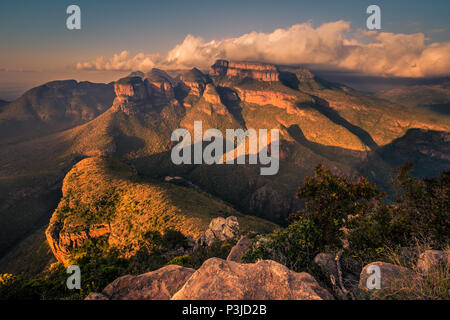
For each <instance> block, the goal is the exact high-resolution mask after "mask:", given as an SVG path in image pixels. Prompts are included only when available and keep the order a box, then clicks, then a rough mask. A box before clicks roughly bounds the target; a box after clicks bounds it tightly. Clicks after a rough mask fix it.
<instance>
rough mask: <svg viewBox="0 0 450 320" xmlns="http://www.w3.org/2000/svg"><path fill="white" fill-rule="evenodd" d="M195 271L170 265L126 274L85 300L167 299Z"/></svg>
mask: <svg viewBox="0 0 450 320" xmlns="http://www.w3.org/2000/svg"><path fill="white" fill-rule="evenodd" d="M194 272H195V270H194V269H190V268H184V267H181V266H177V265H170V266H166V267H163V268H161V269H158V270H156V271H152V272H148V273H145V274H142V275H139V276H132V275H126V276H123V277H120V278H118V279H116V280H114V281H113V282H111V283H110V284H109V285H108V286H107V287H106V288H105V289H104V290H103V291H102V293H101V294H90V295H89V296H88V297H87V298H86V300H106V299H110V300H169V299H170V298H171V297H172V295H173V294H174V293H175V292H177V291H178V290H179V289H180V288H181V287H182V286H183V285H184V283H185V282H186V281H187V279H188V278H189V277H190V276H191V275H192V274H193V273H194Z"/></svg>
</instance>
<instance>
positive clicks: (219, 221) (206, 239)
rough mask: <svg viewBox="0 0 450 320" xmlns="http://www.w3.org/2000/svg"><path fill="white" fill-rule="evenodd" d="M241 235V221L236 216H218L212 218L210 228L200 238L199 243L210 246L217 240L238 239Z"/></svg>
mask: <svg viewBox="0 0 450 320" xmlns="http://www.w3.org/2000/svg"><path fill="white" fill-rule="evenodd" d="M238 236H239V222H238V220H237V218H236V217H234V216H231V217H228V218H226V219H225V218H222V217H217V218H215V219H212V220H211V223H210V224H209V227H208V229H207V230H206V231H205V233H204V234H203V235H202V236H201V237H200V238H199V240H198V243H199V244H200V245H203V246H210V245H211V244H213V243H214V242H216V241H227V240H234V239H237V237H238Z"/></svg>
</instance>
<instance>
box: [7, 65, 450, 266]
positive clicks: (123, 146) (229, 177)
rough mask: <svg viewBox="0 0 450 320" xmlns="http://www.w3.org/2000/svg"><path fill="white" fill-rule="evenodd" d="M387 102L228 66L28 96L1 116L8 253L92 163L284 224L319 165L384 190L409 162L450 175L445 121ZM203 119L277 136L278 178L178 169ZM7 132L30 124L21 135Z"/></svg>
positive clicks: (297, 72)
mask: <svg viewBox="0 0 450 320" xmlns="http://www.w3.org/2000/svg"><path fill="white" fill-rule="evenodd" d="M113 90H114V91H113ZM114 97H115V99H114V102H112V99H113V98H114ZM380 97H383V96H379V97H375V96H374V95H371V94H366V93H361V92H358V91H356V90H353V89H351V88H349V87H347V86H344V85H340V84H335V83H330V82H328V81H326V80H323V79H320V78H318V77H316V76H315V75H314V74H312V73H311V72H310V71H308V70H306V69H303V68H294V67H289V66H275V65H270V64H262V63H257V62H233V61H231V62H229V61H224V60H219V61H217V62H216V63H215V64H214V65H213V66H212V68H211V70H210V72H209V74H206V73H203V72H201V71H200V70H198V69H195V68H194V69H192V70H187V71H182V72H173V71H172V72H170V74H169V72H165V71H163V70H158V69H154V70H152V71H151V72H149V73H146V74H145V73H142V72H134V73H133V74H131V75H130V76H129V77H126V78H123V79H120V80H118V81H117V82H116V83H115V84H114V89H113V88H112V86H110V85H94V84H88V83H76V82H71V81H69V82H56V83H50V84H47V85H44V86H41V87H38V88H35V89H32V90H30V91H29V92H28V93H27V94H25V95H24V96H23V97H21V98H20V99H18V100H16V101H15V102H13V103H10V104H8V105H7V109H5V110H3V111H2V112H1V113H0V132H5V133H6V134H7V135H8V139H9V140H8V141H9V143H8V144H7V145H6V144H4V145H2V146H0V152H1V153H2V155H4V156H3V157H1V158H0V203H2V205H1V206H0V224H1V225H4V226H5V228H4V229H2V231H3V230H4V232H2V233H1V235H0V253H1V252H3V253H5V252H6V251H7V250H8V249H9V248H10V247H11V246H12V245H13V244H15V243H17V242H18V241H20V240H21V239H22V238H23V237H24V236H25V235H26V234H27V233H29V232H30V231H32V230H33V228H34V227H35V226H37V225H38V226H39V225H43V224H46V223H48V221H49V218H50V215H51V213H52V212H53V210H54V209H55V208H56V206H57V203H58V201H59V200H60V198H61V191H60V190H61V183H62V180H63V178H64V176H65V175H66V174H67V172H69V170H70V169H71V168H72V167H73V166H74V165H75V164H76V163H77V162H79V161H80V160H81V159H83V158H86V157H93V156H95V157H99V156H100V157H103V156H108V157H109V156H113V157H118V158H121V159H123V160H125V161H126V162H127V163H129V164H130V165H132V166H133V167H134V168H135V169H136V171H137V173H138V174H139V175H140V176H143V177H145V178H146V179H152V181H159V182H161V181H163V180H164V179H165V177H167V176H179V177H182V178H183V179H185V180H187V181H190V183H192V184H194V185H196V186H198V188H199V189H200V190H201V192H206V193H209V194H210V195H212V196H213V197H215V198H218V199H221V200H223V201H226V202H227V203H229V204H230V205H231V206H233V207H234V208H235V210H238V211H240V212H242V213H243V214H248V215H254V216H258V217H261V218H265V219H267V220H271V221H273V222H278V223H283V221H284V219H285V218H286V217H287V215H288V214H289V213H291V212H292V211H294V210H297V209H298V208H299V207H300V205H301V204H300V203H299V202H298V201H297V200H296V198H295V194H296V190H297V188H298V186H300V185H301V184H302V183H303V181H304V179H305V177H306V176H308V175H311V174H312V172H313V168H314V167H315V166H316V165H317V164H318V163H322V164H323V165H324V166H326V167H328V168H331V170H332V171H333V172H334V173H337V174H339V175H341V176H346V177H350V178H356V177H358V176H360V175H364V176H367V177H368V178H369V179H370V180H371V181H374V182H376V183H377V184H378V185H379V187H380V188H381V189H383V190H386V191H390V190H391V189H390V188H391V186H390V179H391V169H392V166H393V165H398V164H400V163H401V162H402V161H406V160H409V161H412V162H413V163H415V164H416V171H415V174H417V175H437V174H438V173H439V172H440V170H442V169H445V168H447V169H448V168H450V159H449V158H448V150H447V144H448V139H449V132H450V122H449V119H448V117H446V116H442V115H438V114H436V113H433V112H430V111H429V110H428V109H424V108H406V107H399V104H398V103H397V102H391V101H388V100H386V99H383V98H380ZM110 106H111V107H110ZM109 107H110V108H109ZM1 119H3V120H1ZM6 119H7V120H6ZM196 120H202V121H203V129H204V130H206V129H208V128H217V129H219V130H221V131H222V132H225V129H232V128H243V129H248V128H253V129H271V128H278V129H279V130H280V139H281V146H280V171H279V173H278V174H277V175H275V176H261V175H260V171H259V167H258V166H254V165H212V166H209V165H183V166H175V165H174V164H173V163H172V162H171V160H170V152H171V149H172V147H173V143H172V142H171V139H170V137H171V134H172V132H173V131H174V130H175V129H177V128H180V127H184V128H186V129H188V130H189V131H191V133H192V130H193V123H194V121H196ZM11 121H14V123H26V124H31V125H30V126H29V127H27V126H25V125H23V126H22V127H21V128H22V129H21V130H16V131H13V130H12V129H11V126H10V123H12V122H11ZM35 123H39V126H37V125H35ZM35 128H39V130H38V129H35ZM41 128H44V129H42V131H41ZM27 129H28V130H27ZM64 129H67V130H64ZM416 129H420V130H416ZM42 132H47V135H45V136H44V135H42V134H41V133H42ZM50 132H53V133H52V134H48V133H50ZM31 137H35V138H33V139H30V138H31ZM19 138H20V139H19ZM19 140H20V141H19ZM13 141H17V142H16V143H12V142H13ZM66 179H67V178H66ZM81 185H82V184H81ZM162 192H163V193H164V192H165V191H162ZM100 193H101V192H100ZM180 197H183V195H182V192H180ZM72 218H73V216H72ZM75 218H76V217H75ZM83 223H84V226H83V228H89V223H87V222H83ZM0 271H1V270H0Z"/></svg>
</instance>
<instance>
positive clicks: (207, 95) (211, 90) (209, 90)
mask: <svg viewBox="0 0 450 320" xmlns="http://www.w3.org/2000/svg"><path fill="white" fill-rule="evenodd" d="M203 98H204V99H205V100H206V102H209V103H212V104H221V103H222V102H221V101H220V96H219V94H218V93H217V90H216V88H215V87H214V85H212V84H207V85H206V88H205V91H204V92H203Z"/></svg>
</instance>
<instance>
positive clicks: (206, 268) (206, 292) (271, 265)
mask: <svg viewBox="0 0 450 320" xmlns="http://www.w3.org/2000/svg"><path fill="white" fill-rule="evenodd" d="M322 299H330V300H331V299H333V296H332V295H331V294H330V293H329V292H328V291H327V290H326V289H324V288H322V287H321V286H320V285H319V284H318V283H317V281H316V280H315V279H314V278H313V277H312V276H311V275H310V274H308V273H305V272H302V273H296V272H294V271H291V270H289V269H288V268H286V267H285V266H283V265H282V264H279V263H277V262H275V261H271V260H264V261H259V262H257V263H253V264H242V263H237V262H233V261H225V260H222V259H218V258H212V259H209V260H207V261H205V263H203V265H202V266H201V267H200V269H198V270H197V271H196V272H195V273H194V274H193V275H192V276H191V277H190V278H189V280H188V281H187V282H186V284H185V285H184V286H183V287H182V288H181V289H180V291H178V292H177V293H175V294H174V296H173V297H172V300H322Z"/></svg>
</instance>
